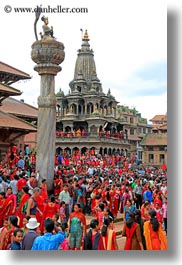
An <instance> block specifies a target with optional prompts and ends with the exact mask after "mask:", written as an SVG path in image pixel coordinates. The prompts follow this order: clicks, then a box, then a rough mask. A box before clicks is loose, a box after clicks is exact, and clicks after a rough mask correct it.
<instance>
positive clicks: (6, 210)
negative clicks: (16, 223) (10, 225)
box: [0, 197, 14, 227]
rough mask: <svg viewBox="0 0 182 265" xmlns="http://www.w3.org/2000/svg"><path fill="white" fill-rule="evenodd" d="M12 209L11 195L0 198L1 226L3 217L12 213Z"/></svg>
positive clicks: (0, 225)
mask: <svg viewBox="0 0 182 265" xmlns="http://www.w3.org/2000/svg"><path fill="white" fill-rule="evenodd" d="M13 209H14V204H13V199H12V197H9V198H4V199H2V200H0V227H2V226H3V222H4V219H5V217H8V216H10V215H12V212H13Z"/></svg>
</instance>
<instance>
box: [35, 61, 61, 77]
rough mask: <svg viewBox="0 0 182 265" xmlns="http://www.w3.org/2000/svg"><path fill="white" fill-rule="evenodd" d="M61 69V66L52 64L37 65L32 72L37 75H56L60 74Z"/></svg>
mask: <svg viewBox="0 0 182 265" xmlns="http://www.w3.org/2000/svg"><path fill="white" fill-rule="evenodd" d="M61 69H62V68H61V66H59V65H56V64H52V63H47V64H46V63H42V64H37V65H36V66H35V67H34V70H35V71H37V72H38V73H39V75H46V74H51V75H57V73H58V72H60V71H61Z"/></svg>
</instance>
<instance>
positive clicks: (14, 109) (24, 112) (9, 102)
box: [0, 97, 38, 119]
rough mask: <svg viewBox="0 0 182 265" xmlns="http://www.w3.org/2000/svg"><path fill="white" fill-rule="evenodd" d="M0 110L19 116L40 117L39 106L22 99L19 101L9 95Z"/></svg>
mask: <svg viewBox="0 0 182 265" xmlns="http://www.w3.org/2000/svg"><path fill="white" fill-rule="evenodd" d="M0 110H2V111H4V112H6V113H10V114H13V115H16V116H18V117H26V118H34V119H37V117H38V109H37V108H35V107H33V106H31V105H29V104H27V103H24V102H22V101H19V100H17V99H14V98H12V97H9V98H7V99H5V100H4V101H3V103H2V106H1V107H0Z"/></svg>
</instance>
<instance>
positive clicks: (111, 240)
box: [101, 216, 118, 250]
mask: <svg viewBox="0 0 182 265" xmlns="http://www.w3.org/2000/svg"><path fill="white" fill-rule="evenodd" d="M101 234H102V237H103V245H104V249H105V250H118V244H117V241H116V232H115V231H114V230H113V219H112V217H110V216H109V217H108V218H105V219H104V225H103V227H102V230H101Z"/></svg>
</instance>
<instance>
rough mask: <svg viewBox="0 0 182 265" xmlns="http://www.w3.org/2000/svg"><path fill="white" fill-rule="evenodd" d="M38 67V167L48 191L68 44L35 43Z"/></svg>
mask: <svg viewBox="0 0 182 265" xmlns="http://www.w3.org/2000/svg"><path fill="white" fill-rule="evenodd" d="M31 56H32V60H33V61H34V62H35V63H37V65H36V66H35V67H34V70H35V71H37V72H38V73H39V75H40V76H41V85H40V96H39V97H38V135H37V158H36V161H37V162H36V168H37V170H39V173H40V178H39V185H40V184H41V181H42V179H44V178H45V179H46V180H47V186H48V191H51V190H52V188H53V178H54V156H55V135H56V96H55V80H54V79H55V76H56V74H57V73H58V72H59V71H61V67H60V66H59V64H61V62H62V61H63V60H64V56H65V54H64V45H63V44H62V43H61V42H58V41H56V40H55V39H51V38H49V39H43V40H39V41H36V42H34V43H33V44H32V53H31Z"/></svg>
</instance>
